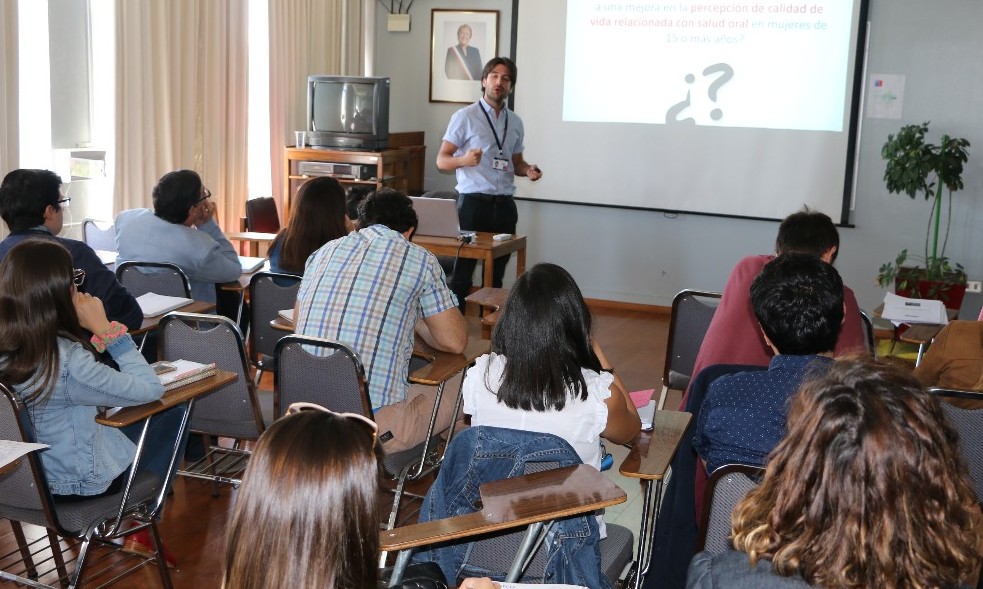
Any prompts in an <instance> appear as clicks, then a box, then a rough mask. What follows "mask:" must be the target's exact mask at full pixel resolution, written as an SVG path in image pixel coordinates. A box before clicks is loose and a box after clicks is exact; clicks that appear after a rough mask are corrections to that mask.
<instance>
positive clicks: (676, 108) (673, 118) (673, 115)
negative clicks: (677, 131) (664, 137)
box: [666, 74, 696, 125]
mask: <svg viewBox="0 0 983 589" xmlns="http://www.w3.org/2000/svg"><path fill="white" fill-rule="evenodd" d="M683 79H684V80H686V83H687V84H692V83H693V82H695V81H696V76H694V75H693V74H686V77H685V78H683ZM690 98H691V95H690V91H689V90H687V91H686V100H683V101H680V102H677V103H676V104H674V105H673V106H672V107H670V108H669V110H668V111H666V124H670V123H685V124H687V125H693V124H696V120H695V119H693V118H692V117H687V118H685V119H680V118H679V115H680V114H681V113H682V112H683V111H684V110H686V109H687V108H689V105H690Z"/></svg>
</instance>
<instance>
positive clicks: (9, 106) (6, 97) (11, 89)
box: [0, 0, 20, 233]
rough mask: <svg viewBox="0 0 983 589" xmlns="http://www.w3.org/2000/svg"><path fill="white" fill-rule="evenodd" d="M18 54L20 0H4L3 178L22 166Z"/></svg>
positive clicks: (0, 25) (0, 50)
mask: <svg viewBox="0 0 983 589" xmlns="http://www.w3.org/2000/svg"><path fill="white" fill-rule="evenodd" d="M17 55H18V52H17V0H0V179H2V178H3V176H5V175H6V174H7V172H10V171H11V170H14V169H17V168H18V167H19V166H20V163H19V161H20V149H19V147H18V146H19V142H20V139H19V132H18V128H19V125H18V114H17V95H18V90H17ZM2 229H3V232H4V233H6V231H5V229H6V228H2Z"/></svg>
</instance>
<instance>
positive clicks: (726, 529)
mask: <svg viewBox="0 0 983 589" xmlns="http://www.w3.org/2000/svg"><path fill="white" fill-rule="evenodd" d="M764 472H765V469H763V468H761V467H760V466H747V465H745V464H727V465H724V466H721V467H720V468H718V469H717V470H715V471H713V474H711V475H710V480H708V481H707V490H706V492H705V493H704V495H703V521H702V522H700V529H699V533H698V535H697V537H696V551H697V552H699V551H701V550H706V551H708V552H710V553H711V554H720V553H722V552H726V551H727V550H728V549H730V547H731V544H730V531H731V514H733V512H734V506H735V505H737V502H738V501H740V500H741V499H743V498H744V496H745V495H747V494H748V491H750V490H751V489H753V488H755V487H757V486H758V481H759V480H761V477H762V476H763V475H764Z"/></svg>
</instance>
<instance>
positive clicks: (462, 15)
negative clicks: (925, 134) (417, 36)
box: [430, 8, 498, 103]
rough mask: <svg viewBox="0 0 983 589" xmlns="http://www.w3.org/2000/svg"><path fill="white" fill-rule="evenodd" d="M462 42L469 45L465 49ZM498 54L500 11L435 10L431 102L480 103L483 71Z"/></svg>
mask: <svg viewBox="0 0 983 589" xmlns="http://www.w3.org/2000/svg"><path fill="white" fill-rule="evenodd" d="M468 33H469V34H468ZM460 41H466V42H467V43H466V45H464V46H463V47H462V46H461V43H460ZM497 55H498V11H497V10H448V9H444V8H434V9H432V10H431V11H430V102H462V103H471V102H474V101H476V100H478V98H480V97H481V70H482V68H484V66H485V63H486V62H488V61H489V60H490V59H491V58H493V57H496V56H497Z"/></svg>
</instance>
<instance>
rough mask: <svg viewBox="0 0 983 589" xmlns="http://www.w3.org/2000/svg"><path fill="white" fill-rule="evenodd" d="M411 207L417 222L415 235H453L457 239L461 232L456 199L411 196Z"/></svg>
mask: <svg viewBox="0 0 983 589" xmlns="http://www.w3.org/2000/svg"><path fill="white" fill-rule="evenodd" d="M410 200H412V201H413V209H414V210H416V216H417V220H418V224H417V227H416V234H417V235H429V236H430V237H453V238H455V239H457V238H458V237H460V236H461V234H462V233H470V231H461V225H460V224H459V222H458V218H457V201H456V200H454V199H452V198H429V197H425V196H411V197H410Z"/></svg>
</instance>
